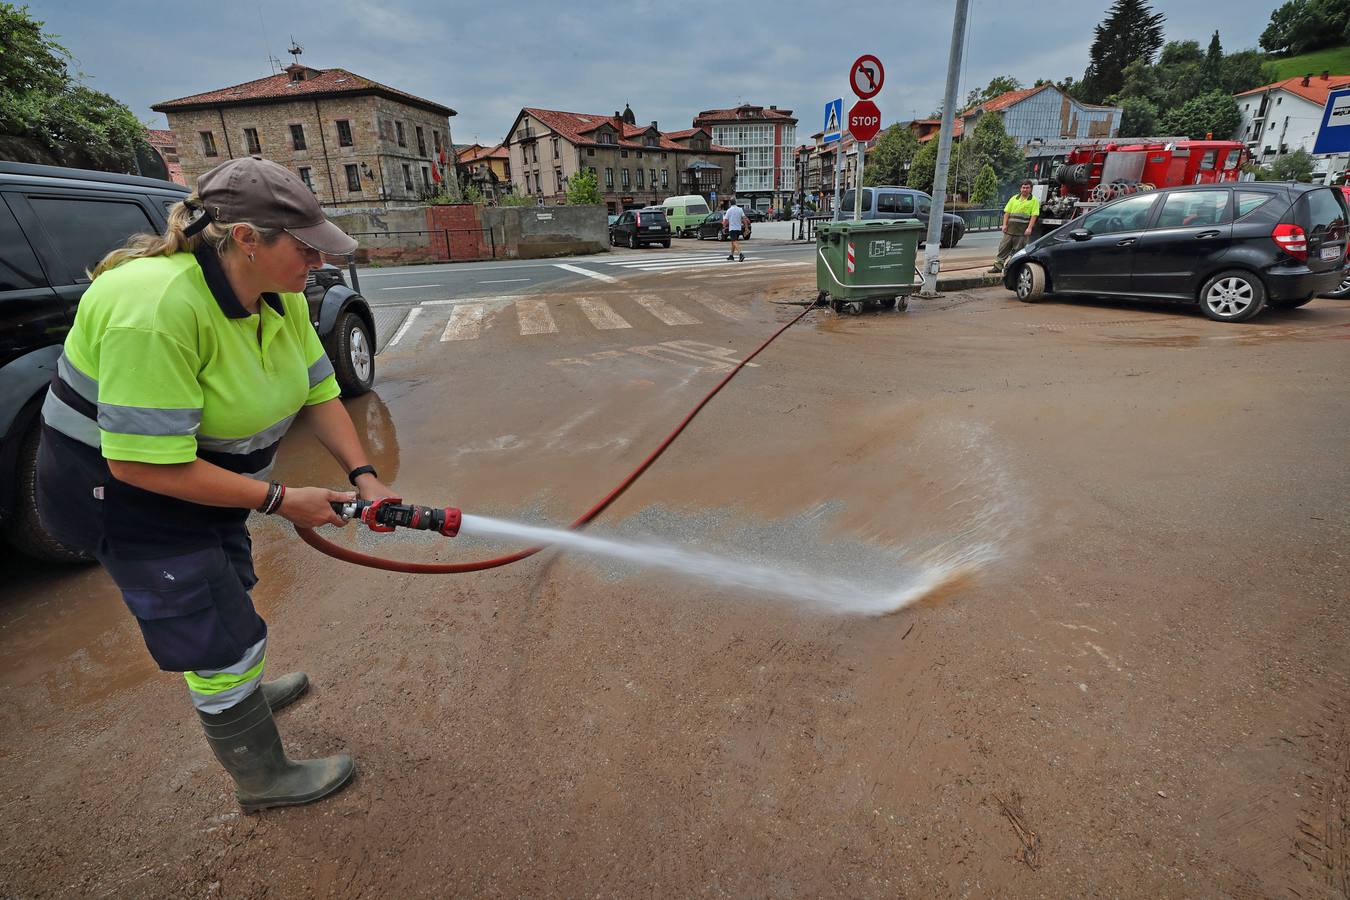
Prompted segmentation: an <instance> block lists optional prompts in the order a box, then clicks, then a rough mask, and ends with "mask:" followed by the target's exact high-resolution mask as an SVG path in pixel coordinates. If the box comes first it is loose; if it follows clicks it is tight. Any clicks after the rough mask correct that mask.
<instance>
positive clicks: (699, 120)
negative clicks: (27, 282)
mask: <svg viewBox="0 0 1350 900" xmlns="http://www.w3.org/2000/svg"><path fill="white" fill-rule="evenodd" d="M694 127H695V128H706V129H708V133H709V134H711V135H712V139H713V141H714V142H715V143H717V144H720V145H721V146H723V147H731V148H732V149H733V150H735V151H736V153H737V159H736V199H737V200H738V201H739V202H740V204H741V205H742V206H744V207H747V208H752V209H768V208H769V207H770V206H776V207H778V208H779V209H788V208H790V207H791V205H792V202H793V200H794V199H795V198H796V194H797V120H796V119H795V118H793V116H792V110H790V109H779V108H778V107H777V106H769V107H763V106H755V105H753V104H750V103H743V104H741V105H740V106H737V107H734V108H732V109H705V110H703V111H702V112H701V113H699V114H698V115H697V116H695V117H694Z"/></svg>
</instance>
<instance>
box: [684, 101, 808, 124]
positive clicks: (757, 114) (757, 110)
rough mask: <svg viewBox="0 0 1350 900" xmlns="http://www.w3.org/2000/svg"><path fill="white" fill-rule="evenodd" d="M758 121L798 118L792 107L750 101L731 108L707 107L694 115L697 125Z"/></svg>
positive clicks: (791, 121)
mask: <svg viewBox="0 0 1350 900" xmlns="http://www.w3.org/2000/svg"><path fill="white" fill-rule="evenodd" d="M757 121H758V122H763V121H778V122H784V123H794V122H796V121H797V120H796V119H795V118H793V116H792V110H790V109H771V108H769V107H767V106H754V105H753V104H750V103H743V104H741V105H740V106H733V107H732V108H731V109H705V110H703V111H702V112H701V113H699V114H698V115H697V116H694V124H695V125H713V124H722V123H732V122H757Z"/></svg>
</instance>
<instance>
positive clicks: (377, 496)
mask: <svg viewBox="0 0 1350 900" xmlns="http://www.w3.org/2000/svg"><path fill="white" fill-rule="evenodd" d="M356 491H357V494H358V495H359V496H360V497H361V499H362V500H382V499H383V498H385V497H397V496H398V494H395V493H394V492H393V491H391V490H389V488H388V487H386V486H385V484H384V482H383V481H380V479H378V478H376V477H375V476H374V475H362V476H360V477H359V478H357V479H356Z"/></svg>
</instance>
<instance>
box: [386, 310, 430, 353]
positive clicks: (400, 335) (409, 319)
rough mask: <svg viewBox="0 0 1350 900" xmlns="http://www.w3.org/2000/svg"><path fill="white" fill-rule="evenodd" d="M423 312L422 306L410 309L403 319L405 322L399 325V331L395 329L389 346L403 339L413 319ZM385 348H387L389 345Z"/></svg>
mask: <svg viewBox="0 0 1350 900" xmlns="http://www.w3.org/2000/svg"><path fill="white" fill-rule="evenodd" d="M421 314H422V307H420V306H414V307H413V308H412V309H410V310H408V315H407V316H406V317H405V318H404V319H403V324H402V325H400V326H398V331H395V332H394V336H393V338H391V339H390V341H389V347H392V346H394V345H395V344H397V343H398V342H399V341H401V340H403V336H404V335H405V334H407V333H408V329H409V328H410V327H411V326H412V323H413V320H414V319H416V318H417V317H418V316H420V315H421ZM385 349H386V350H387V349H388V347H386V348H385Z"/></svg>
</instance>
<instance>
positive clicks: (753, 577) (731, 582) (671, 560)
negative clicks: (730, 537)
mask: <svg viewBox="0 0 1350 900" xmlns="http://www.w3.org/2000/svg"><path fill="white" fill-rule="evenodd" d="M460 533H461V534H464V535H473V536H477V537H496V538H516V539H519V540H520V541H522V542H523V543H527V544H546V545H549V546H555V547H567V548H569V549H572V550H578V551H581V552H583V553H589V554H592V555H595V556H602V557H607V558H610V559H618V560H623V561H625V562H630V563H635V564H637V565H641V566H647V567H652V568H659V569H666V570H668V571H671V572H677V573H680V574H683V575H688V576H692V577H695V578H700V579H703V580H705V581H711V582H713V583H715V584H719V585H724V586H727V587H736V588H742V589H746V590H752V591H757V592H759V593H764V594H773V595H777V596H781V597H791V598H795V599H797V600H801V601H804V602H806V603H808V604H810V605H811V606H813V607H814V608H816V609H819V610H821V611H824V612H834V613H842V614H850V613H851V614H857V615H872V616H881V615H886V614H888V613H893V612H897V611H899V610H901V609H904V608H905V607H906V606H910V605H912V604H914V603H916V602H918V601H920V600H922V599H924V598H925V597H928V596H929V595H932V594H934V593H936V592H940V591H942V590H944V589H950V588H951V587H953V586H954V585H955V584H956V583H957V582H958V581H959V580H960V579H962V578H963V577H965V576H967V575H968V574H969V572H970V571H971V568H970V564H971V563H973V562H974V559H973V558H972V559H969V560H959V559H953V560H948V561H942V562H937V561H934V562H930V563H927V564H921V565H919V566H918V567H917V568H912V570H911V571H909V572H907V573H903V574H902V575H900V577H899V579H898V581H899V583H898V584H896V585H895V586H893V587H892V588H890V589H889V590H883V591H878V590H875V589H873V588H870V587H868V586H867V585H864V584H862V583H860V582H858V581H854V580H852V579H848V578H841V577H831V576H820V575H815V574H812V573H809V572H804V571H801V570H797V569H794V568H792V567H790V566H788V565H784V564H778V563H775V564H772V565H771V564H767V563H764V562H750V561H744V560H735V559H729V558H726V557H721V556H715V555H713V554H710V553H703V552H700V551H694V550H686V549H683V548H680V547H673V546H670V545H668V544H661V543H655V542H645V541H643V542H638V541H623V540H616V539H613V538H603V537H596V536H594V535H590V534H586V533H584V532H577V531H566V530H561V529H556V528H541V527H539V526H535V525H522V524H519V523H516V522H507V521H503V520H501V519H492V518H488V517H486V516H475V515H468V514H466V515H465V516H464V521H463V524H462V525H461V526H460Z"/></svg>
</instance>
